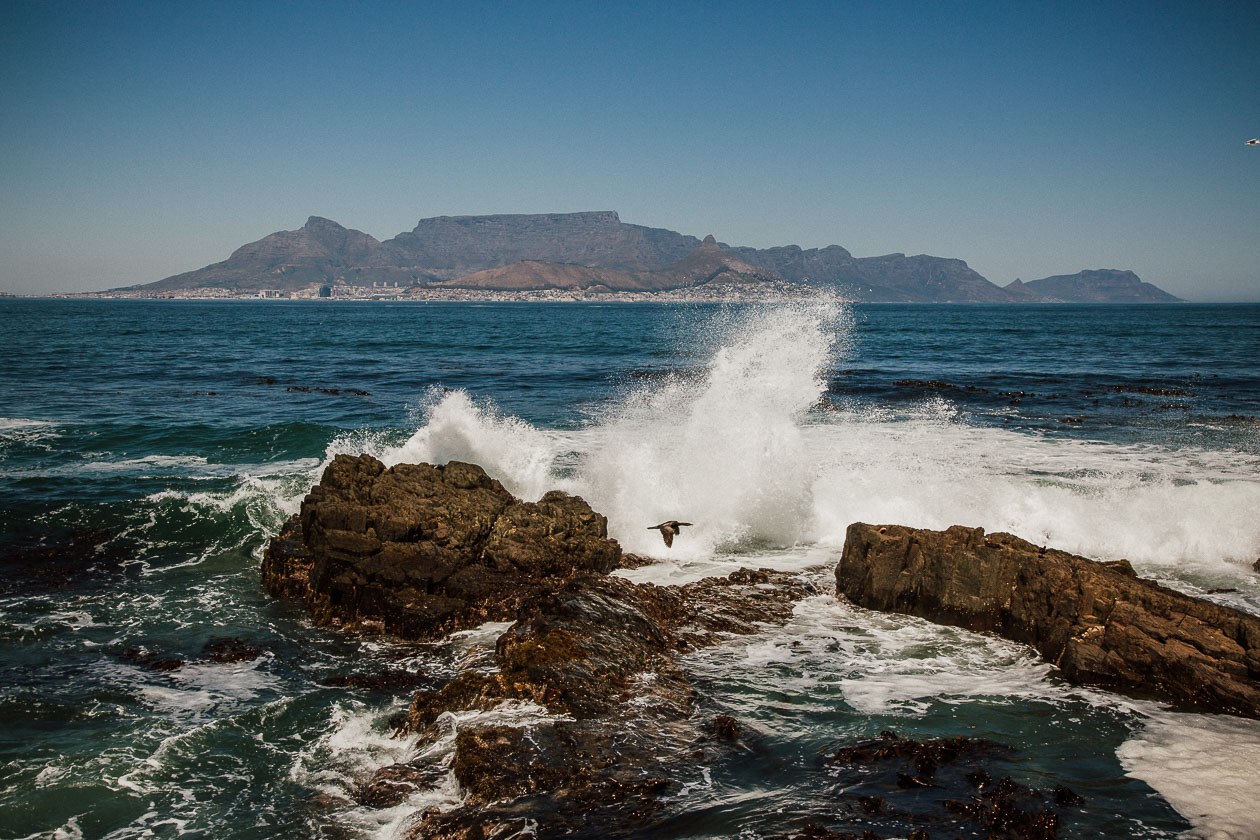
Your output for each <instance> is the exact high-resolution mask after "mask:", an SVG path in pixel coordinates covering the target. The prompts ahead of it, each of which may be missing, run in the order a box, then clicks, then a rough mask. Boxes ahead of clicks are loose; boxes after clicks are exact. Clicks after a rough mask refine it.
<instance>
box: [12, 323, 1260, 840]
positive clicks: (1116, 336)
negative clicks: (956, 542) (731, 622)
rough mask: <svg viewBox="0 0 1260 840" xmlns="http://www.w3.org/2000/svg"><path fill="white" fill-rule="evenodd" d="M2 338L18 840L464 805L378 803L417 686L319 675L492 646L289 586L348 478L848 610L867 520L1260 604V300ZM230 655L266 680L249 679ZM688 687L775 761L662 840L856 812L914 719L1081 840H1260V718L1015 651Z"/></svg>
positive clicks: (991, 647)
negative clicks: (1207, 708)
mask: <svg viewBox="0 0 1260 840" xmlns="http://www.w3.org/2000/svg"><path fill="white" fill-rule="evenodd" d="M0 327H2V329H0V345H2V346H0V722H2V724H3V725H2V726H0V837H15V838H27V837H48V838H53V837H56V838H79V837H83V838H104V837H109V838H132V837H176V836H192V837H214V838H229V837H230V838H274V837H327V838H334V837H336V838H343V837H367V836H381V837H389V836H393V835H394V834H395V833H397V832H398V831H400V830H402V829H403V828H405V825H406V823H407V819H408V815H410V814H411V813H413V812H415V811H416V810H418V809H419V808H420V807H423V806H424V805H426V804H437V805H439V806H450V805H453V804H455V803H456V802H457V801H458V796H459V792H458V790H456V789H455V787H454V785H453V781H452V782H451V783H450V785H448V786H447V787H445V788H443V789H440V790H438V791H434V792H429V793H426V794H423V795H417V797H418V798H415V799H414V800H413V801H412V802H410V803H408V804H407V805H405V806H402V807H399V808H394V809H384V810H381V809H375V810H374V809H372V808H368V807H366V806H362V805H359V804H357V803H356V802H355V801H354V797H353V793H354V789H355V786H356V785H357V784H358V783H360V782H361V781H362V780H363V779H365V778H366V777H367V776H368V775H370V773H371V772H372V770H374V769H375V768H377V767H379V766H382V765H385V764H388V763H391V762H393V761H397V760H401V759H403V758H410V757H411V755H412V751H413V750H414V749H415V748H416V747H415V744H414V742H408V741H399V740H394V739H391V738H390V737H389V727H388V718H389V717H390V715H392V714H393V713H394V712H396V711H398V710H399V709H400V708H402V707H404V706H405V704H406V702H407V699H408V698H407V696H406V695H405V694H400V695H399V696H396V697H392V696H382V695H379V694H372V693H368V692H362V691H357V690H353V689H345V688H332V687H326V686H323V685H322V684H321V683H322V681H323V680H324V679H325V678H326V677H328V676H330V675H336V674H341V673H347V672H349V671H351V670H359V671H362V670H370V669H371V666H372V663H382V664H383V663H387V662H392V661H394V660H396V659H397V658H398V657H399V656H400V655H406V656H411V657H415V658H416V660H417V661H418V662H422V663H423V664H424V666H425V668H426V669H427V670H429V671H430V672H433V673H436V674H442V673H453V672H454V669H455V668H456V667H457V663H458V661H459V660H460V658H461V655H462V652H463V650H464V649H465V648H467V647H468V646H469V645H470V644H472V643H474V642H476V641H478V639H479V638H480V637H479V636H477V635H476V634H470V635H466V636H463V637H460V638H457V639H453V640H451V641H449V642H447V643H443V644H441V645H434V646H411V647H407V648H403V649H401V651H402V652H401V653H400V649H399V648H398V647H396V646H394V645H391V644H390V643H388V642H385V641H380V640H377V641H364V640H362V639H353V638H346V637H342V636H339V635H338V634H336V633H335V632H332V631H330V630H326V629H321V628H316V627H313V626H311V625H310V623H309V622H308V621H306V619H305V617H304V616H303V615H302V613H301V612H300V610H298V609H296V608H295V607H293V606H292V605H289V604H285V603H280V602H276V601H274V600H271V599H269V598H267V597H266V596H264V595H263V594H262V593H261V591H260V589H259V586H258V562H259V558H260V556H261V550H262V548H263V547H264V546H265V544H266V542H267V540H268V539H269V537H270V536H271V535H272V534H273V533H274V532H275V531H276V530H277V529H278V527H279V525H280V524H281V523H282V522H283V521H284V519H285V518H286V517H287V516H288V515H289V514H290V513H292V512H294V511H295V510H296V509H297V506H298V504H299V503H300V501H301V498H302V496H303V495H304V493H305V492H306V490H307V489H308V488H309V487H310V486H311V484H313V483H314V482H315V481H316V480H318V477H319V474H320V471H321V469H322V466H323V465H324V464H325V463H326V462H327V461H328V460H329V459H331V458H332V457H333V455H335V454H337V453H339V452H353V453H358V452H370V453H372V454H374V455H376V456H377V457H380V458H382V459H383V460H386V461H387V462H389V463H394V462H398V461H406V460H435V461H444V460H450V459H453V458H458V459H462V460H473V461H476V462H478V463H480V464H482V465H483V466H485V467H486V468H487V470H489V471H490V472H491V473H492V474H494V475H496V476H497V477H499V478H501V479H502V480H503V481H504V483H505V485H506V486H508V487H509V489H512V490H513V491H514V492H516V493H517V494H518V495H521V496H524V497H533V498H536V497H537V496H539V495H541V494H542V492H544V491H545V490H547V489H549V488H551V487H562V488H564V489H568V490H570V491H572V492H579V493H581V494H582V495H583V496H584V497H586V498H587V499H588V500H589V501H590V502H591V503H592V505H593V506H594V507H595V508H596V509H597V510H600V511H601V512H603V513H605V514H606V515H607V516H608V517H609V522H610V529H611V531H612V535H613V536H614V537H617V538H618V539H619V540H621V541H622V543H623V546H624V547H625V548H626V549H627V550H632V551H638V552H643V553H650V554H652V555H653V556H657V557H660V558H661V562H660V563H658V564H656V565H653V566H649V567H645V568H644V569H639V570H635V572H633V573H631V574H630V575H629V576H631V577H633V578H634V579H636V580H655V581H658V582H675V581H685V580H692V579H696V578H699V577H703V576H705V575H708V574H713V573H727V572H729V571H730V570H733V569H735V568H738V567H739V566H741V565H755V566H774V567H777V568H783V569H791V570H797V571H800V572H801V573H802V574H805V575H807V576H811V577H812V578H813V579H815V580H817V581H818V582H819V583H820V584H822V585H823V586H826V585H827V582H828V581H829V580H830V574H831V569H832V568H833V567H834V563H835V559H836V557H837V556H838V553H839V549H840V546H841V544H842V541H843V534H844V528H845V527H846V526H847V525H848V524H849V523H851V522H853V521H878V522H897V523H903V524H907V525H913V526H918V527H945V526H948V525H951V524H966V525H981V526H984V527H986V528H987V529H989V530H991V531H997V530H1005V531H1011V532H1013V533H1016V534H1018V535H1020V536H1023V537H1025V538H1027V539H1030V540H1033V541H1035V542H1038V543H1047V544H1051V545H1054V546H1056V547H1060V548H1063V549H1066V550H1070V551H1074V552H1077V553H1082V554H1086V555H1088V556H1092V557H1097V558H1100V559H1117V558H1120V557H1124V558H1127V559H1129V560H1130V561H1132V562H1133V564H1134V565H1135V567H1137V569H1138V570H1139V572H1140V573H1141V574H1144V575H1148V576H1153V577H1156V578H1159V579H1161V580H1163V581H1165V582H1167V583H1168V584H1170V585H1173V586H1176V587H1178V588H1181V589H1183V590H1185V591H1189V592H1193V593H1196V594H1205V593H1207V592H1208V591H1209V590H1214V589H1231V590H1234V591H1232V592H1224V593H1214V594H1212V595H1210V596H1209V597H1212V598H1215V599H1217V600H1220V601H1222V602H1224V603H1229V604H1231V605H1233V606H1237V607H1240V608H1243V609H1247V610H1249V611H1252V612H1260V577H1258V576H1257V574H1256V573H1255V572H1254V571H1253V569H1252V564H1253V562H1255V560H1256V558H1257V556H1258V555H1260V518H1257V516H1256V513H1255V512H1256V511H1257V510H1260V469H1258V468H1260V420H1258V418H1260V306H1256V305H1237V306H1208V305H1179V306H1142V307H1136V306H1135V307H1124V306H1081V307H1077V306H1054V307H1050V306H1041V307H1031V306H1030V307H1015V306H1002V307H997V306H912V305H886V306H881V305H859V306H856V307H852V308H846V307H843V306H839V305H824V304H818V305H804V304H797V305H784V306H753V305H740V306H735V305H732V306H718V305H681V304H679V305H651V304H624V305H594V304H555V305H550V304H488V305H475V304H428V305H426V304H402V303H400V304H393V303H344V302H343V303H328V302H310V303H288V302H271V301H266V302H263V301H260V302H228V303H210V302H206V303H200V302H156V301H154V302H150V301H128V302H124V301H43V300H0ZM662 464H668V465H669V466H670V468H669V469H660V466H661V465H662ZM676 517H677V518H686V519H690V520H691V521H694V522H696V523H698V527H697V528H696V529H695V531H694V532H692V533H690V534H689V537H690V539H689V541H688V542H687V543H686V544H683V543H682V542H681V541H680V543H679V544H676V546H675V549H676V550H675V551H673V552H671V553H670V554H669V555H668V556H666V555H665V553H664V549H663V546H661V545H660V543H659V538H658V541H657V543H655V544H653V543H652V542H651V541H650V539H649V537H651V536H655V535H654V534H652V533H651V532H646V529H644V528H643V527H642V526H643V523H645V522H646V523H647V524H651V523H654V522H658V521H661V520H662V519H666V518H676ZM645 533H646V534H647V536H644V534H645ZM482 636H485V637H486V638H488V639H493V638H494V630H493V628H488V629H487V630H485V631H484V632H483V633H482ZM226 638H231V639H237V640H239V641H241V642H242V643H244V644H245V645H247V646H249V647H253V648H256V649H257V653H256V655H254V656H253V657H252V658H246V659H245V660H244V661H240V662H231V663H221V662H216V661H214V660H213V658H212V656H211V653H212V652H213V651H214V650H215V648H214V647H213V646H211V647H209V648H207V644H211V643H213V642H214V641H215V640H222V639H226ZM481 640H482V641H485V639H481ZM175 660H178V661H180V662H182V663H184V664H183V665H182V666H181V667H177V668H176V667H173V663H174V661H175ZM163 661H166V662H167V663H168V664H169V665H170V667H167V666H166V665H163V664H162V663H163ZM687 667H688V668H689V670H690V671H691V675H692V677H693V679H694V680H695V681H696V682H697V684H698V685H699V686H700V687H701V688H702V691H703V700H702V702H703V704H704V705H705V708H706V709H708V710H710V711H712V710H722V711H727V712H729V713H731V714H733V715H734V716H736V717H737V718H738V719H740V720H743V721H746V722H748V723H749V724H750V725H753V726H755V727H756V728H757V729H758V730H759V731H760V732H761V733H762V734H763V736H764V743H765V746H766V750H767V755H768V756H769V758H768V759H767V760H764V761H761V762H758V763H757V764H756V765H755V766H754V765H750V766H748V767H746V768H742V769H740V768H731V767H723V768H717V769H715V770H714V772H713V773H712V774H710V775H709V776H708V777H705V778H697V779H694V780H680V781H683V782H684V783H685V784H684V789H685V790H686V791H687V793H686V794H685V795H684V796H682V797H680V798H679V799H677V800H676V801H673V802H671V804H670V807H671V809H672V813H673V814H674V816H673V818H672V821H671V822H670V824H669V833H668V834H663V835H661V836H671V837H673V836H677V837H696V838H700V837H729V836H736V835H738V836H741V837H746V838H749V839H750V840H751V839H752V838H757V837H761V836H765V835H767V834H769V833H771V832H774V831H779V830H783V829H784V828H786V827H790V826H792V825H797V824H799V821H800V819H803V818H805V817H809V818H820V819H824V820H825V818H826V817H827V809H828V808H829V807H831V805H830V804H829V803H832V802H833V801H834V800H835V793H836V787H837V785H839V784H840V783H841V782H840V781H838V780H837V779H836V778H835V777H833V776H831V775H829V773H828V771H827V769H826V767H825V766H824V765H823V764H822V763H821V762H820V761H819V752H820V750H825V749H826V748H827V747H828V746H834V745H835V744H837V743H840V742H843V741H845V740H846V739H848V740H851V739H854V738H860V737H865V736H869V735H872V734H874V733H877V732H879V731H880V730H881V729H884V728H893V729H896V730H897V731H898V732H901V733H902V734H908V735H917V736H923V737H931V736H943V735H953V734H968V735H975V736H979V737H987V738H991V739H993V740H997V741H1002V742H1004V743H1008V744H1011V745H1013V746H1015V747H1016V748H1017V749H1018V753H1017V755H1016V757H1015V758H1014V759H1013V760H1012V762H1011V765H1010V767H1009V772H1010V773H1011V775H1013V776H1014V777H1016V778H1017V779H1019V780H1021V781H1023V782H1025V783H1026V784H1031V785H1034V786H1036V787H1039V788H1043V789H1048V788H1051V787H1054V786H1055V785H1058V784H1066V785H1068V786H1070V787H1072V788H1073V789H1074V790H1076V791H1078V792H1079V793H1081V794H1082V795H1084V796H1085V798H1086V805H1085V806H1083V807H1081V808H1073V809H1069V811H1068V812H1067V813H1065V825H1064V829H1063V832H1062V834H1061V836H1064V837H1073V838H1089V837H1098V836H1108V837H1175V836H1178V835H1179V834H1180V833H1181V832H1183V831H1186V830H1189V829H1191V828H1192V827H1193V829H1194V830H1195V831H1197V832H1198V833H1199V835H1200V836H1205V837H1222V838H1224V837H1230V838H1242V837H1256V836H1260V834H1257V829H1256V822H1255V820H1254V817H1253V816H1252V813H1253V811H1254V808H1253V807H1252V803H1251V798H1250V797H1251V788H1254V780H1255V778H1257V775H1258V774H1260V725H1257V724H1255V723H1254V722H1249V721H1236V720H1232V719H1222V718H1216V717H1212V716H1194V715H1186V714H1178V713H1174V712H1171V711H1168V710H1166V709H1161V708H1160V707H1158V706H1157V705H1154V704H1148V703H1141V702H1137V701H1129V700H1125V699H1123V698H1118V697H1115V696H1112V695H1106V694H1104V693H1100V692H1090V691H1084V690H1080V689H1074V688H1072V687H1070V686H1067V685H1066V684H1064V683H1062V681H1060V680H1059V679H1058V678H1057V677H1056V675H1055V674H1054V672H1053V669H1051V668H1049V667H1048V666H1046V665H1043V664H1041V663H1039V662H1038V661H1037V660H1036V659H1035V658H1034V657H1032V656H1030V655H1029V653H1028V652H1027V651H1026V650H1025V649H1023V648H1020V647H1019V646H1016V645H1012V644H1009V643H1006V642H1003V641H1001V640H996V639H992V638H988V637H984V636H978V635H974V634H969V633H965V632H962V631H958V630H954V629H950V628H941V627H936V626H933V625H930V624H927V623H925V622H921V621H918V620H915V619H910V618H905V617H896V616H884V615H877V614H873V613H867V612H865V611H862V610H858V609H856V608H853V607H851V606H848V605H846V604H843V603H840V602H837V601H836V600H835V599H834V598H833V597H831V596H830V595H822V596H818V597H816V598H810V599H807V600H806V601H805V602H803V603H802V604H801V605H800V607H799V608H798V610H797V615H796V617H795V618H794V620H793V621H792V622H791V623H790V624H789V625H788V626H787V627H784V628H779V629H775V630H768V631H767V632H766V633H765V634H764V635H763V636H758V637H753V638H740V639H733V640H731V641H730V642H729V643H727V644H726V645H723V646H721V647H719V648H716V649H712V650H709V651H704V652H701V653H698V654H695V655H693V656H692V657H691V658H690V659H689V660H688V661H687ZM520 714H525V713H524V712H521V713H520ZM428 749H430V750H431V753H432V754H431V759H432V761H434V762H435V763H436V764H441V763H442V762H444V761H449V759H450V744H449V743H447V744H446V745H445V746H444V747H443V746H442V745H439V746H438V747H432V748H428Z"/></svg>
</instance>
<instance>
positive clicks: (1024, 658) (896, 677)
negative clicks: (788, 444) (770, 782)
mask: <svg viewBox="0 0 1260 840" xmlns="http://www.w3.org/2000/svg"><path fill="white" fill-rule="evenodd" d="M686 662H687V663H688V666H689V668H691V669H694V670H696V671H698V672H700V673H708V674H711V675H715V676H717V675H721V678H722V679H723V681H724V682H727V683H731V682H732V681H733V682H734V683H738V684H745V685H746V686H747V687H748V688H749V689H753V688H755V687H756V686H758V685H766V684H773V685H775V686H776V690H777V692H779V693H782V694H786V695H789V696H795V697H796V698H797V699H796V700H794V701H781V702H793V703H797V704H801V705H804V706H812V705H819V706H820V707H822V708H826V707H828V706H829V705H830V704H832V703H833V702H834V701H835V699H836V698H841V699H843V701H844V703H845V704H846V705H848V706H849V707H850V708H852V709H854V710H855V711H858V712H861V713H863V714H868V715H919V714H921V713H923V712H924V711H925V710H926V709H927V706H928V703H929V702H946V703H950V702H962V701H965V700H969V699H973V698H976V697H1005V698H1013V697H1014V698H1020V699H1024V700H1029V699H1037V700H1041V699H1048V698H1061V697H1063V696H1064V689H1063V687H1062V686H1061V684H1057V683H1052V682H1048V681H1047V677H1048V675H1049V674H1050V673H1051V672H1052V670H1053V669H1052V668H1051V666H1049V665H1047V664H1046V663H1044V662H1041V661H1040V660H1038V659H1037V658H1036V657H1035V655H1033V653H1032V652H1031V651H1030V650H1029V649H1028V648H1027V647H1025V646H1023V645H1018V644H1015V643H1013V642H1009V641H1006V640H1004V639H1001V638H998V637H996V636H989V635H983V634H979V633H970V632H967V631H965V630H960V629H957V628H952V627H941V626H939V625H935V624H931V623H930V622H927V621H924V620H922V619H918V618H914V617H912V616H902V615H885V614H882V613H873V612H869V611H867V610H863V609H860V608H857V607H854V606H852V605H850V604H848V603H847V602H844V601H838V600H837V599H836V598H834V597H832V596H830V595H819V596H815V597H812V598H806V599H804V600H802V601H801V602H799V603H798V604H797V605H796V608H795V611H794V613H793V616H792V620H791V621H789V622H788V623H787V624H785V625H783V626H782V627H773V628H767V629H766V631H765V632H764V633H763V634H759V635H758V636H755V637H751V638H737V639H733V640H732V641H730V642H728V643H726V644H725V645H723V646H721V647H718V648H714V649H711V650H703V651H700V652H698V653H695V654H692V655H690V656H689V657H687V659H686ZM786 719H788V720H791V719H793V716H788V717H787V718H786Z"/></svg>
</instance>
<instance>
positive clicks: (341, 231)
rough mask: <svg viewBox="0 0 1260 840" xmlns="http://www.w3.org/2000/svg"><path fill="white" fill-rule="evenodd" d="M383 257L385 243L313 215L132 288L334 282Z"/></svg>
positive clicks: (294, 286) (242, 287) (279, 286)
mask: <svg viewBox="0 0 1260 840" xmlns="http://www.w3.org/2000/svg"><path fill="white" fill-rule="evenodd" d="M380 258H381V243H380V242H378V241H377V240H376V239H375V238H374V237H372V236H369V235H368V234H366V233H363V232H362V231H358V230H350V229H348V228H344V227H342V226H341V225H339V224H337V223H336V222H334V221H331V220H329V219H324V218H321V217H319V216H311V217H310V218H309V219H307V220H306V224H305V225H304V226H302V227H301V228H300V229H298V230H282V231H279V232H277V233H273V234H271V235H270V236H265V237H263V238H262V239H259V240H258V241H257V242H250V243H249V244H247V245H242V246H241V247H239V248H237V249H236V250H235V251H233V252H232V255H231V256H230V257H228V258H227V259H226V260H224V261H223V262H218V263H214V264H213V265H208V266H206V267H205V268H200V269H197V270H196V271H189V272H186V273H184V274H176V275H175V276H173V277H167V278H166V279H165V280H159V281H158V282H156V283H149V284H148V285H145V286H133V287H131V288H143V289H151V290H153V291H166V290H169V289H186V288H224V289H239V290H241V291H257V290H258V289H286V290H289V289H298V288H303V287H305V286H309V285H311V284H318V283H328V282H332V281H333V280H334V279H336V278H338V277H341V276H343V275H344V274H345V272H346V271H347V270H348V269H353V268H355V267H359V266H370V265H373V264H377V263H379V261H380Z"/></svg>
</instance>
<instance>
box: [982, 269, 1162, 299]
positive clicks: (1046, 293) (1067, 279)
mask: <svg viewBox="0 0 1260 840" xmlns="http://www.w3.org/2000/svg"><path fill="white" fill-rule="evenodd" d="M1005 291H1007V292H1010V293H1011V294H1012V295H1014V296H1015V297H1016V298H1017V299H1020V300H1032V301H1034V302H1049V303H1184V301H1183V300H1182V299H1181V298H1179V297H1175V296H1173V295H1170V294H1168V292H1165V291H1164V290H1163V289H1161V288H1159V287H1158V286H1154V285H1152V284H1150V283H1144V282H1142V280H1141V279H1139V278H1138V276H1137V275H1136V274H1134V273H1133V272H1132V271H1119V270H1117V269H1114V268H1099V269H1093V270H1086V271H1080V272H1077V273H1076V274H1057V275H1055V276H1054V277H1043V278H1041V279H1040V280H1030V281H1028V282H1027V283H1021V282H1020V281H1019V280H1015V281H1013V282H1012V283H1010V285H1008V286H1006V288H1005Z"/></svg>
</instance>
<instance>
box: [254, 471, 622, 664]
mask: <svg viewBox="0 0 1260 840" xmlns="http://www.w3.org/2000/svg"><path fill="white" fill-rule="evenodd" d="M620 557H621V548H620V546H618V545H617V543H616V542H615V541H614V540H610V539H608V525H607V520H606V519H605V518H604V517H603V516H601V515H600V514H598V513H595V512H594V511H593V510H591V508H590V506H589V505H587V504H586V502H584V501H582V500H581V499H580V498H577V497H575V496H569V495H567V494H565V493H561V492H551V493H548V494H547V495H545V496H543V498H542V499H540V500H539V501H538V502H522V501H520V500H518V499H515V498H513V496H512V495H511V494H510V493H508V492H507V490H505V489H504V488H503V486H502V485H501V484H499V482H498V481H495V480H494V479H492V478H490V477H489V476H487V475H486V473H485V471H484V470H482V469H481V468H480V467H478V466H475V465H473V464H464V463H460V462H451V463H450V464H447V465H446V466H442V467H435V466H432V465H429V464H399V465H398V466H396V467H392V468H388V469H387V468H386V467H385V465H384V464H382V463H381V462H380V461H378V460H376V459H375V458H372V457H371V456H368V455H362V456H359V457H358V458H352V457H349V456H345V455H339V456H337V458H336V459H334V461H333V463H332V464H330V465H329V466H328V468H327V469H326V470H325V472H324V476H323V479H322V480H321V481H320V483H319V485H317V486H316V487H315V488H313V489H312V490H311V492H310V494H308V495H307V497H306V499H305V500H304V501H303V502H302V510H301V512H300V513H299V514H298V515H297V516H295V517H293V518H291V519H290V520H289V521H288V522H287V523H286V524H285V526H284V528H283V530H282V531H281V533H280V535H279V536H278V537H277V538H276V539H275V540H273V541H272V543H271V545H270V546H269V548H268V550H267V553H266V556H265V558H264V560H263V573H262V579H263V586H264V587H265V588H266V589H267V591H268V592H270V593H271V594H273V595H276V596H288V597H300V598H302V599H303V600H304V601H305V603H306V606H307V608H308V609H309V610H310V612H311V615H312V617H313V618H314V619H315V620H316V621H317V622H320V623H336V624H342V625H357V626H359V627H361V628H363V629H379V630H383V631H384V632H386V633H389V634H391V635H394V636H398V637H401V638H406V639H417V640H422V639H435V638H439V637H441V636H444V635H446V634H448V633H450V632H452V631H455V630H461V629H466V628H470V627H476V626H478V625H480V624H482V623H484V622H486V621H507V620H512V619H514V618H516V615H517V613H518V612H519V611H520V609H521V607H522V605H523V604H525V603H528V602H530V601H532V600H534V599H535V598H536V597H537V596H538V595H539V593H540V592H542V591H543V590H544V589H545V588H546V587H547V586H549V585H551V584H552V583H554V582H556V581H562V580H564V579H566V578H569V577H572V576H573V575H575V574H578V573H579V572H586V571H593V572H602V573H606V572H609V571H611V570H612V569H613V568H615V567H616V565H617V562H618V560H619V558H620Z"/></svg>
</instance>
